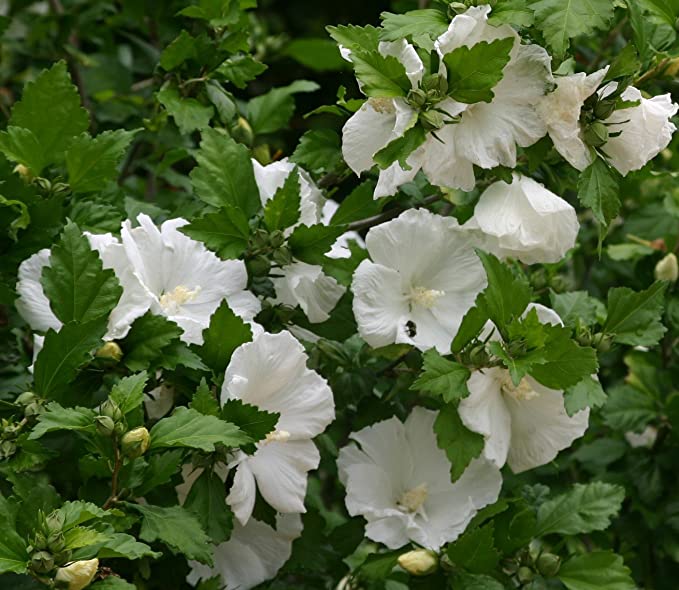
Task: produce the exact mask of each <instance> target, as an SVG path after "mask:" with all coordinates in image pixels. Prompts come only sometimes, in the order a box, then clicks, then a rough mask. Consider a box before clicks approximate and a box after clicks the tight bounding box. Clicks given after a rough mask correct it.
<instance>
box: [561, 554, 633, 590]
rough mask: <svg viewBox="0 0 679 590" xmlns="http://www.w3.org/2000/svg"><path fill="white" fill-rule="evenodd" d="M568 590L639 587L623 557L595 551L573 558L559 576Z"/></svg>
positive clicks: (619, 589) (628, 588)
mask: <svg viewBox="0 0 679 590" xmlns="http://www.w3.org/2000/svg"><path fill="white" fill-rule="evenodd" d="M557 577H558V578H559V580H561V581H562V582H563V584H564V586H566V588H568V590H635V588H637V585H636V584H635V583H634V580H632V577H631V576H630V571H629V568H627V567H625V564H624V563H623V561H622V557H620V556H619V555H616V554H615V553H611V552H610V551H594V552H592V553H585V554H584V555H578V556H576V557H571V558H570V559H569V560H568V561H567V562H566V563H564V564H563V565H562V566H561V569H560V570H559V573H558V575H557Z"/></svg>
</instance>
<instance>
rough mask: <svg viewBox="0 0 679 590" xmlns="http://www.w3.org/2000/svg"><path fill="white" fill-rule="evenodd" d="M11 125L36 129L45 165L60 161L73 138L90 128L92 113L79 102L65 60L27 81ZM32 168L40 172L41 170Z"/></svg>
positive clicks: (13, 110)
mask: <svg viewBox="0 0 679 590" xmlns="http://www.w3.org/2000/svg"><path fill="white" fill-rule="evenodd" d="M9 125H10V126H14V127H23V128H24V129H28V130H29V131H31V132H33V135H34V136H35V138H36V139H37V142H38V144H39V146H40V153H41V154H42V161H43V165H47V164H51V163H53V162H57V161H59V160H60V159H61V156H62V155H63V153H64V151H65V150H66V148H67V147H68V145H69V144H70V143H71V140H72V138H73V137H75V136H76V135H79V134H81V133H83V132H84V131H87V128H88V127H89V117H88V115H87V111H86V110H85V109H83V108H82V107H81V106H80V95H79V94H78V90H77V88H76V87H75V86H74V85H73V84H72V83H71V77H70V76H69V74H68V72H67V70H66V63H65V62H63V61H59V62H57V63H56V64H54V65H53V66H52V67H51V68H50V69H49V70H43V71H42V72H41V73H40V74H39V75H38V77H37V78H36V79H35V81H34V82H29V83H28V84H26V87H25V88H24V92H23V95H22V96H21V100H20V101H19V102H17V103H16V104H15V105H14V107H13V108H12V116H11V117H10V120H9ZM31 171H32V172H33V173H34V174H39V173H40V171H41V170H38V169H33V168H31Z"/></svg>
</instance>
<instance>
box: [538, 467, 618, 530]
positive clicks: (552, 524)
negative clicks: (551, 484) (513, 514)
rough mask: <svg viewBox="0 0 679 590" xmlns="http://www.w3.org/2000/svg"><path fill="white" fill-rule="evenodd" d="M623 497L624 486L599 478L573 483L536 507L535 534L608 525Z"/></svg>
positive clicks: (600, 528)
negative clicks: (586, 482) (564, 491)
mask: <svg viewBox="0 0 679 590" xmlns="http://www.w3.org/2000/svg"><path fill="white" fill-rule="evenodd" d="M624 499H625V489H624V488H622V487H621V486H618V485H612V484H608V483H604V482H601V481H595V482H592V483H589V484H575V485H574V486H573V488H572V489H571V490H569V491H568V492H566V493H564V494H561V495H559V496H557V497H556V498H553V499H551V500H547V501H546V502H544V503H543V504H542V505H541V506H540V508H539V509H538V524H537V531H536V536H542V535H550V534H554V533H559V534H562V535H577V534H581V533H591V532H592V531H600V530H603V529H605V528H607V527H608V525H609V524H610V523H611V519H612V518H613V517H615V516H616V515H617V514H618V512H620V508H621V506H622V501H623V500H624Z"/></svg>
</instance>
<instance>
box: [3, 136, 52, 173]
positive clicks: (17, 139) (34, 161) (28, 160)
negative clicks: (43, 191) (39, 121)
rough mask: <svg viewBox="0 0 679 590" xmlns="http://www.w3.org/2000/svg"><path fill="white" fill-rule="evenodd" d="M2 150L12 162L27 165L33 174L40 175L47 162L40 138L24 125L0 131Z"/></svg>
mask: <svg viewBox="0 0 679 590" xmlns="http://www.w3.org/2000/svg"><path fill="white" fill-rule="evenodd" d="M0 152H2V153H3V154H4V155H5V157H6V158H7V159H8V160H10V161H11V162H16V163H17V164H23V165H24V166H26V167H27V168H28V170H29V172H30V173H31V174H33V175H39V174H40V172H41V171H42V169H43V168H44V167H45V165H46V163H47V162H46V156H45V155H44V154H43V151H42V147H41V146H40V143H39V140H38V138H37V137H36V136H35V134H34V133H33V132H32V131H31V130H30V129H24V128H23V127H13V126H9V127H7V129H6V130H5V131H0Z"/></svg>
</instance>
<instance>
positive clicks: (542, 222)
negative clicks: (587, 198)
mask: <svg viewBox="0 0 679 590" xmlns="http://www.w3.org/2000/svg"><path fill="white" fill-rule="evenodd" d="M464 227H465V228H467V229H479V230H481V232H482V233H483V234H484V236H485V238H486V248H485V249H487V250H489V251H490V252H492V253H493V254H495V255H496V256H498V257H500V258H508V257H512V258H517V259H519V260H521V262H524V263H526V264H535V263H536V262H542V263H551V262H558V261H559V260H561V259H562V258H563V257H564V255H565V254H566V252H568V250H570V249H571V248H572V247H573V246H575V240H576V238H577V236H578V230H579V229H580V224H579V223H578V218H577V215H576V213H575V209H573V207H572V206H571V205H570V204H569V203H567V202H566V201H564V200H563V199H562V198H561V197H559V196H557V195H555V194H554V193H553V192H551V191H549V190H547V189H546V188H545V187H544V186H542V185H541V184H539V183H538V182H535V181H534V180H533V179H531V178H528V177H526V176H521V175H519V174H514V175H513V179H512V183H511V184H507V183H506V182H504V181H498V182H495V183H493V184H491V185H490V186H489V187H488V188H487V189H486V190H485V191H484V192H483V194H482V195H481V198H480V199H479V202H478V203H477V204H476V207H475V208H474V216H473V217H472V218H471V219H470V220H469V221H468V222H467V223H465V225H464Z"/></svg>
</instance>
